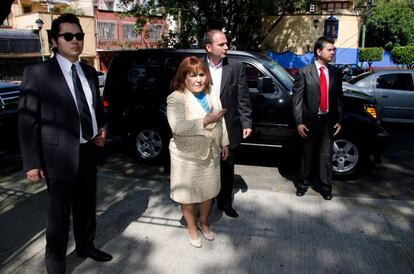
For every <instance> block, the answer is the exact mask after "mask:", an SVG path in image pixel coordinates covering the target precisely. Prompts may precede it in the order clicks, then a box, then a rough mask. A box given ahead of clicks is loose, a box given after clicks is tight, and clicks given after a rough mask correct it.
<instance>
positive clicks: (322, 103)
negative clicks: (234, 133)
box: [319, 66, 328, 112]
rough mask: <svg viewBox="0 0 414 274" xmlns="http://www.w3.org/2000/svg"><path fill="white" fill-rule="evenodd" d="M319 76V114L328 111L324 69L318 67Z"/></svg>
mask: <svg viewBox="0 0 414 274" xmlns="http://www.w3.org/2000/svg"><path fill="white" fill-rule="evenodd" d="M319 70H320V72H321V73H320V75H319V84H320V87H321V101H320V104H319V108H320V109H321V112H326V111H327V110H328V88H327V85H326V77H325V72H324V67H323V66H322V67H320V68H319Z"/></svg>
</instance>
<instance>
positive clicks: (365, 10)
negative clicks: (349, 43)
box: [354, 0, 375, 48]
mask: <svg viewBox="0 0 414 274" xmlns="http://www.w3.org/2000/svg"><path fill="white" fill-rule="evenodd" d="M373 7H375V4H374V0H367V1H364V3H363V4H361V5H358V6H356V7H355V8H354V10H356V11H358V12H359V13H360V16H361V21H362V26H361V43H360V44H361V48H365V34H366V30H367V21H368V17H370V16H371V9H372V8H373Z"/></svg>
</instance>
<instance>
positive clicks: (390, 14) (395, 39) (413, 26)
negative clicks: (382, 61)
mask: <svg viewBox="0 0 414 274" xmlns="http://www.w3.org/2000/svg"><path fill="white" fill-rule="evenodd" d="M413 8H414V7H413V3H409V1H402V0H391V1H386V0H382V1H378V2H377V5H376V6H375V7H374V8H373V9H372V11H371V16H370V17H369V18H368V24H367V32H366V41H367V42H366V44H367V47H384V46H385V45H387V47H388V48H389V47H390V45H391V46H398V45H399V46H405V45H408V44H411V43H414V20H413V18H414V10H413Z"/></svg>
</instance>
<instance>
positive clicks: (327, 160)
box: [297, 115, 334, 192]
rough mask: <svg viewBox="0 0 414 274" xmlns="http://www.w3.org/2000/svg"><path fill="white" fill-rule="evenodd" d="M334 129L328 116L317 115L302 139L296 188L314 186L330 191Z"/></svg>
mask: <svg viewBox="0 0 414 274" xmlns="http://www.w3.org/2000/svg"><path fill="white" fill-rule="evenodd" d="M333 132H334V128H333V125H332V123H331V122H330V119H329V118H328V115H319V116H318V120H317V122H316V123H315V126H314V127H312V128H311V129H310V130H309V133H308V137H307V138H305V139H302V154H301V165H300V173H299V175H300V177H299V182H298V184H297V187H298V188H301V189H307V188H308V187H309V186H310V185H314V186H316V187H318V188H319V189H320V191H323V192H331V191H332V183H331V181H332V152H333V150H332V146H333Z"/></svg>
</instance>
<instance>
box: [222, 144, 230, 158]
mask: <svg viewBox="0 0 414 274" xmlns="http://www.w3.org/2000/svg"><path fill="white" fill-rule="evenodd" d="M229 153H230V152H229V147H228V146H223V147H221V159H223V161H226V159H227V157H229Z"/></svg>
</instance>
